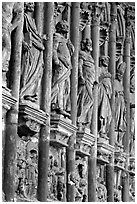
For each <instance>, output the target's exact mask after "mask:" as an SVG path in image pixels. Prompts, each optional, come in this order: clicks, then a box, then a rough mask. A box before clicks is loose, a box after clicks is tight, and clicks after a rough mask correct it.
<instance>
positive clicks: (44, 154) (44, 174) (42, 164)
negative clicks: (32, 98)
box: [37, 2, 54, 202]
mask: <svg viewBox="0 0 137 204" xmlns="http://www.w3.org/2000/svg"><path fill="white" fill-rule="evenodd" d="M43 13H44V20H43V24H44V29H43V30H44V34H46V35H47V38H48V39H47V41H44V46H45V51H44V71H43V78H42V90H41V106H40V108H41V110H43V111H44V112H46V113H47V114H50V106H51V78H52V47H53V23H54V22H53V15H54V5H53V2H49V3H48V2H46V3H44V10H43ZM49 140H50V116H49V117H48V119H47V124H46V125H43V126H42V127H41V130H40V138H39V160H38V190H37V194H38V200H39V201H41V202H45V201H47V193H48V180H47V179H48V157H49Z"/></svg>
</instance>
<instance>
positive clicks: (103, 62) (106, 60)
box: [99, 55, 109, 67]
mask: <svg viewBox="0 0 137 204" xmlns="http://www.w3.org/2000/svg"><path fill="white" fill-rule="evenodd" d="M108 63H109V56H104V55H103V56H101V57H100V58H99V64H100V66H103V67H108Z"/></svg>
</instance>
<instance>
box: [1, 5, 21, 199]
mask: <svg viewBox="0 0 137 204" xmlns="http://www.w3.org/2000/svg"><path fill="white" fill-rule="evenodd" d="M20 4H21V8H22V12H21V14H20V15H21V21H20V25H19V26H18V27H17V28H16V29H15V30H14V31H13V33H12V38H11V44H12V50H11V56H12V57H11V61H10V62H11V63H10V67H9V70H11V72H10V73H11V76H10V87H11V94H12V96H13V97H14V98H16V100H17V102H16V104H15V106H14V107H12V108H11V110H9V111H8V113H7V118H6V134H5V136H6V139H5V158H4V181H3V182H4V184H3V186H4V193H5V196H6V201H14V194H15V170H16V139H17V127H18V106H19V88H20V70H21V50H22V36H23V34H22V33H23V10H24V9H23V8H24V6H23V3H20Z"/></svg>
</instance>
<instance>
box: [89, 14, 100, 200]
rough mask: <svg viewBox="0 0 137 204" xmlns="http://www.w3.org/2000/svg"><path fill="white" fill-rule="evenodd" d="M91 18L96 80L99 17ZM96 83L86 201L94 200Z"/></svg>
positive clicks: (96, 132)
mask: <svg viewBox="0 0 137 204" xmlns="http://www.w3.org/2000/svg"><path fill="white" fill-rule="evenodd" d="M94 17H95V19H96V20H95V19H93V24H92V27H91V38H92V44H93V54H92V56H93V58H94V61H95V79H96V82H98V65H99V38H100V32H99V25H100V18H99V17H98V18H96V14H95V16H94ZM97 120H98V85H97V83H95V84H94V105H93V113H92V121H91V133H92V134H93V135H94V136H95V145H94V147H92V150H91V156H90V157H89V160H88V201H89V202H96V200H97V198H96V165H97V162H96V160H97V134H98V121H97Z"/></svg>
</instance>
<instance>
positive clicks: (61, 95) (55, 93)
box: [52, 20, 74, 117]
mask: <svg viewBox="0 0 137 204" xmlns="http://www.w3.org/2000/svg"><path fill="white" fill-rule="evenodd" d="M68 29H69V26H68V23H67V22H66V21H65V20H62V21H60V22H58V23H57V24H56V33H55V34H54V36H53V70H52V72H53V73H52V74H53V78H52V110H54V111H56V113H58V114H62V115H64V116H68V117H69V114H68V113H67V111H66V109H67V101H68V99H69V95H70V72H71V69H72V65H71V55H72V54H73V52H74V47H73V45H72V43H71V42H70V40H69V39H68V38H67V33H68V31H69V30H68Z"/></svg>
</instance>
